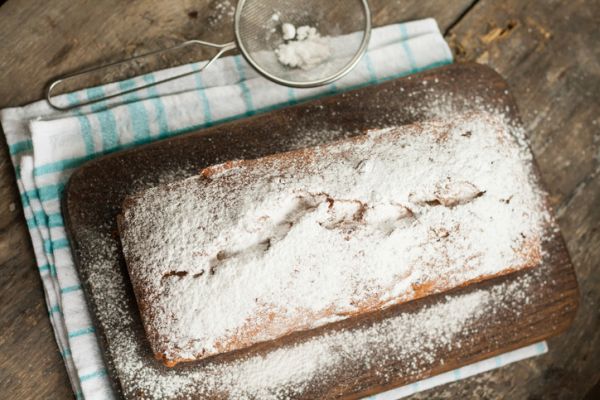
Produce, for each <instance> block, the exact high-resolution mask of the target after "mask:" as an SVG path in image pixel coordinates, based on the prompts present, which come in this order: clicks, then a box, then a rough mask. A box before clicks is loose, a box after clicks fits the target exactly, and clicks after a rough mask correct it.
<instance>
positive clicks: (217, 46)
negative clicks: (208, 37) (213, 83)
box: [46, 40, 236, 111]
mask: <svg viewBox="0 0 600 400" xmlns="http://www.w3.org/2000/svg"><path fill="white" fill-rule="evenodd" d="M193 45H199V46H203V47H210V48H214V49H218V50H219V51H218V52H217V54H215V55H214V56H213V57H212V58H211V59H210V60H208V61H207V62H206V63H205V64H204V65H203V66H202V67H201V68H200V69H199V70H195V71H189V72H185V73H183V74H179V75H174V76H171V77H169V78H165V79H161V80H159V81H156V82H151V83H148V84H146V85H143V86H137V87H133V88H131V89H127V90H123V91H120V92H118V93H114V94H111V95H107V96H103V97H99V98H96V99H92V100H87V101H82V102H80V103H76V104H72V105H69V106H60V105H58V104H55V103H53V102H52V90H53V89H54V88H56V87H57V86H58V85H60V84H61V83H64V82H66V81H68V80H70V79H73V78H77V77H80V76H82V75H86V74H89V73H92V72H97V71H101V70H103V69H107V68H110V67H115V66H117V65H121V64H126V63H129V62H131V61H134V60H139V59H141V58H145V57H149V56H153V55H157V54H161V53H166V52H169V51H173V50H178V49H181V48H184V47H188V46H193ZM235 48H236V44H235V42H229V43H225V44H216V43H210V42H205V41H202V40H188V41H186V42H183V43H180V44H178V45H176V46H172V47H169V48H166V49H160V50H155V51H151V52H148V53H144V54H140V55H138V56H134V57H130V58H127V59H125V60H121V61H115V62H112V63H109V64H104V65H100V66H98V67H92V68H88V69H84V70H82V71H78V72H74V73H71V74H66V75H63V76H60V77H58V78H56V79H55V80H53V81H52V82H51V83H50V85H48V87H47V88H46V101H47V102H48V104H50V106H51V107H52V108H54V109H56V110H59V111H69V110H73V109H75V108H79V107H83V106H87V105H89V104H94V103H98V102H100V101H104V100H109V99H112V98H115V97H119V96H123V95H125V94H128V93H133V92H137V91H138V90H143V89H147V88H149V87H152V86H156V85H160V84H161V83H165V82H170V81H174V80H176V79H179V78H183V77H185V76H189V75H193V74H195V73H197V72H200V71H202V70H204V69H205V68H207V67H208V66H209V65H211V64H212V63H213V62H214V61H215V60H217V58H219V57H221V55H223V53H226V52H228V51H230V50H234V49H235Z"/></svg>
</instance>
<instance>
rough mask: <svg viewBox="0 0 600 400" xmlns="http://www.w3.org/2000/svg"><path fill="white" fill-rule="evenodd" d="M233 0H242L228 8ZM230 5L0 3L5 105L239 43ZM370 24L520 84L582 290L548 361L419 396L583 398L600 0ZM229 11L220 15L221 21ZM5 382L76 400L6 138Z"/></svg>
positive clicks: (376, 10)
mask: <svg viewBox="0 0 600 400" xmlns="http://www.w3.org/2000/svg"><path fill="white" fill-rule="evenodd" d="M232 2H233V0H232ZM226 3H228V1H226V0H212V1H210V0H196V1H193V0H178V1H170V2H162V1H159V0H154V1H137V2H126V1H119V0H104V1H102V2H98V1H93V0H80V1H77V2H73V1H68V0H51V1H46V2H39V1H36V0H9V1H8V2H6V3H5V4H4V5H2V6H1V7H0V38H2V40H0V54H2V57H1V58H0V107H5V106H11V105H21V104H25V103H27V102H30V101H33V100H37V99H39V98H41V96H42V90H43V86H44V84H45V83H46V82H47V81H48V80H49V79H50V78H51V77H53V76H55V75H57V74H60V73H64V72H67V71H71V70H73V69H76V68H78V67H81V66H83V65H90V64H93V63H95V62H102V61H107V60H110V59H115V58H119V57H121V56H124V55H130V54H133V53H135V52H141V51H144V50H151V49H154V48H157V47H160V46H164V45H166V44H171V43H175V42H177V41H179V40H181V39H184V38H196V37H198V38H199V37H201V38H205V39H209V40H225V39H230V38H231V37H232V30H231V17H230V16H229V15H228V13H227V7H225V6H226ZM370 3H371V8H372V10H373V14H374V23H375V24H376V25H382V24H386V23H391V22H397V21H402V20H409V19H414V18H421V17H429V16H431V17H434V18H436V19H437V21H438V23H439V24H440V27H441V29H442V30H443V31H445V32H446V34H447V38H448V40H449V41H450V43H451V45H452V47H453V49H454V51H455V54H456V57H457V59H458V60H477V61H478V62H480V63H484V64H488V65H490V66H492V67H493V68H495V69H496V70H497V71H499V72H500V73H501V74H502V75H503V76H504V77H505V78H506V79H507V80H508V81H509V83H510V84H511V86H512V89H513V92H514V94H515V96H516V98H517V103H518V105H519V107H520V109H521V113H522V115H523V120H524V123H525V125H526V127H527V128H528V130H529V135H530V139H531V143H532V148H533V151H534V153H535V155H536V157H537V160H538V163H539V165H540V169H541V172H542V176H543V178H544V180H545V182H546V186H547V188H548V189H549V191H550V193H551V195H552V202H553V205H554V207H555V208H556V210H557V214H558V217H559V224H560V226H561V229H562V232H563V235H564V237H565V239H566V241H567V247H568V248H569V251H570V253H571V256H572V259H573V263H574V265H575V268H576V271H577V275H578V278H579V282H580V287H581V294H582V299H581V303H580V310H579V314H578V316H577V319H576V321H575V324H574V326H573V327H572V328H571V329H570V330H569V331H568V332H567V333H566V334H563V335H562V336H560V337H558V338H556V339H554V340H552V341H551V342H550V352H549V354H548V355H545V356H542V357H538V358H536V359H534V360H529V361H524V362H520V363H517V364H514V365H512V366H509V367H505V368H502V369H500V370H496V371H493V372H489V373H486V374H483V375H480V376H477V377H474V378H471V379H468V380H465V381H461V382H458V383H454V384H450V385H446V386H444V387H442V388H439V389H434V390H431V391H429V392H426V393H424V394H421V395H416V396H415V397H414V398H423V399H425V398H430V397H433V398H460V397H463V398H472V397H474V396H476V397H481V398H515V399H532V400H533V399H545V398H560V399H563V398H564V399H577V398H583V397H584V396H585V394H586V393H588V392H590V390H591V388H592V387H593V386H594V385H595V384H597V382H598V380H599V379H600V314H599V313H598V310H599V309H600V307H599V301H600V274H598V273H595V272H596V271H595V269H596V268H597V267H598V260H600V207H598V204H600V97H599V95H598V93H600V63H599V60H600V47H599V46H598V45H597V39H598V33H597V26H598V25H599V24H600V2H599V1H598V0H588V1H584V0H574V1H554V0H537V1H528V2H522V1H517V0H506V1H503V2H498V1H494V0H475V1H473V0H457V1H453V2H447V1H443V0H426V1H417V0H394V1H390V0H371V1H370ZM224 9H225V12H224ZM0 268H1V270H0V385H1V386H2V388H3V393H5V394H10V395H11V397H13V398H57V399H60V398H71V397H73V395H72V392H71V390H70V387H69V383H68V379H67V377H66V372H65V370H64V366H63V364H62V360H61V358H60V355H59V354H58V351H57V348H56V345H55V343H54V337H53V334H52V330H51V327H50V324H49V321H48V318H47V316H46V311H45V310H46V308H45V304H44V299H43V295H42V290H41V284H40V281H39V277H38V275H37V270H36V268H35V264H34V259H33V252H32V249H31V244H30V241H29V237H28V235H27V231H26V227H25V221H24V218H23V213H22V211H21V210H20V204H19V197H18V192H17V189H16V184H15V181H14V174H13V170H12V167H11V164H10V162H9V160H8V152H7V149H6V143H5V141H4V138H3V137H2V135H0Z"/></svg>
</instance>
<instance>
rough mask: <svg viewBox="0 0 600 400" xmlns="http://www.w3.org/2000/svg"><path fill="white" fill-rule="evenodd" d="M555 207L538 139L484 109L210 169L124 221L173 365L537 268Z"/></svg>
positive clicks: (125, 243) (148, 319) (131, 209)
mask: <svg viewBox="0 0 600 400" xmlns="http://www.w3.org/2000/svg"><path fill="white" fill-rule="evenodd" d="M546 210H547V206H546V204H545V197H544V194H543V193H542V192H540V189H539V187H538V184H537V182H536V181H535V177H534V174H533V172H532V165H531V156H530V154H529V152H528V150H527V149H526V147H525V146H524V145H523V144H522V143H520V142H519V139H518V138H516V137H514V136H513V135H512V134H511V127H510V126H509V125H507V124H506V123H505V122H504V120H503V119H502V117H500V116H497V115H493V114H488V113H485V112H478V113H472V114H465V115H456V116H455V118H453V119H452V120H451V121H447V120H440V121H430V122H422V123H418V124H413V125H407V126H401V127H393V128H386V129H381V130H375V131H370V132H368V133H366V134H364V135H361V136H357V137H353V138H351V139H348V140H344V141H339V142H334V143H331V144H328V145H323V146H318V147H312V148H307V149H303V150H298V151H292V152H288V153H281V154H277V155H272V156H268V157H264V158H260V159H254V160H241V161H230V162H226V163H224V164H220V165H215V166H211V167H208V168H206V169H204V170H202V171H201V173H200V174H199V175H198V176H195V177H191V178H188V179H185V180H182V181H179V182H174V183H169V184H166V185H162V186H158V187H155V188H152V189H149V190H147V191H144V192H142V193H138V194H136V195H133V196H130V197H128V198H126V200H125V201H124V203H123V209H122V213H121V215H119V217H118V224H119V232H120V237H121V242H122V247H123V253H124V256H125V260H126V263H127V268H128V271H129V275H130V278H131V282H132V285H133V289H134V292H135V295H136V298H137V302H138V306H139V310H140V314H141V317H142V321H143V324H144V328H145V330H146V334H147V338H148V341H149V343H150V346H151V347H152V351H153V353H154V354H155V355H156V357H157V358H158V359H161V360H162V361H163V362H164V363H165V364H166V365H168V366H173V365H175V364H176V363H179V362H183V361H192V360H199V359H203V358H206V357H209V356H213V355H217V354H220V353H224V352H230V351H234V350H239V349H243V348H246V347H249V346H251V345H254V344H257V343H260V342H265V341H271V340H274V339H277V338H279V337H282V336H285V335H288V334H290V333H293V332H298V331H306V330H310V329H314V328H318V327H321V326H324V325H326V324H329V323H331V322H334V321H339V320H342V319H346V318H351V317H354V316H358V315H362V314H365V313H370V312H374V311H378V310H382V309H384V308H387V307H390V306H393V305H397V304H400V303H403V302H407V301H410V300H413V299H417V298H421V297H423V296H427V295H430V294H433V293H438V292H443V291H447V290H450V289H452V288H456V287H461V286H465V285H468V284H471V283H474V282H478V281H482V280H484V279H489V278H491V277H495V276H500V275H504V274H507V273H510V272H512V271H516V270H521V269H525V268H532V267H535V266H536V265H539V263H540V262H541V257H542V255H541V242H542V239H543V237H542V236H543V232H544V229H545V228H546V227H547V226H548V224H549V218H550V217H549V215H548V213H547V211H546Z"/></svg>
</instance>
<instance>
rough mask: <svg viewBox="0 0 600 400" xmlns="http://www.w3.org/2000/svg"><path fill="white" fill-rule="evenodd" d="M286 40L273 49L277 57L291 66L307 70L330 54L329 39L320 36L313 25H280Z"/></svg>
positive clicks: (282, 62) (284, 63)
mask: <svg viewBox="0 0 600 400" xmlns="http://www.w3.org/2000/svg"><path fill="white" fill-rule="evenodd" d="M281 30H282V37H283V39H284V40H285V41H286V42H285V43H282V44H280V45H279V46H278V47H277V49H276V50H275V54H276V55H277V59H278V60H279V62H280V63H281V64H283V65H286V66H288V67H291V68H302V69H304V70H309V69H312V68H314V67H316V66H317V65H319V64H321V63H322V62H324V61H325V60H327V59H328V58H329V57H330V55H331V50H330V48H329V39H328V38H327V37H321V35H320V34H319V32H318V31H317V29H316V28H315V27H312V26H300V27H298V28H297V29H296V27H295V26H294V25H292V24H290V23H284V24H282V25H281Z"/></svg>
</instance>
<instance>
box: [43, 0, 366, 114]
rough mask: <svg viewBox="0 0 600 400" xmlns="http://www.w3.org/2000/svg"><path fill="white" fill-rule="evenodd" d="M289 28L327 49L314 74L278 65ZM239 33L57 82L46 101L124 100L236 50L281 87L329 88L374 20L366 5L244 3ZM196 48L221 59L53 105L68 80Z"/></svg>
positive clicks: (311, 0) (291, 0)
mask: <svg viewBox="0 0 600 400" xmlns="http://www.w3.org/2000/svg"><path fill="white" fill-rule="evenodd" d="M284 23H289V24H292V25H294V26H295V27H303V26H305V27H313V28H315V29H316V31H317V32H318V35H319V36H320V39H319V40H320V41H321V42H322V43H325V44H326V46H327V48H328V56H327V58H326V59H324V60H323V61H322V62H320V63H318V64H317V65H314V66H311V67H310V68H299V67H290V66H288V65H285V64H283V63H281V62H280V61H279V60H278V49H279V46H281V45H285V44H286V43H289V41H285V40H284V39H283V35H282V24H284ZM234 31H235V42H230V43H225V44H216V43H210V42H205V41H202V40H189V41H186V42H183V43H181V44H179V45H176V46H173V47H170V48H166V49H161V50H157V51H153V52H149V53H145V54H142V55H139V56H135V57H131V58H128V59H125V60H122V61H117V62H114V63H110V64H106V65H102V66H99V67H93V68H89V69H86V70H82V71H79V72H76V73H73V74H68V75H64V76H62V77H58V78H56V79H55V80H54V81H52V82H51V83H50V85H49V86H48V88H47V90H46V100H47V101H48V103H49V104H50V106H52V107H53V108H55V109H57V110H63V111H66V110H71V109H74V108H77V107H81V106H84V105H88V104H93V103H97V102H99V101H103V100H108V99H111V98H115V97H118V96H123V95H125V94H128V93H132V92H136V91H138V90H142V89H146V88H149V87H152V86H156V85H158V84H161V83H165V82H170V81H173V80H175V79H179V78H182V77H184V76H188V75H192V74H195V73H199V72H200V71H202V70H203V69H205V68H207V67H208V66H210V65H211V64H212V63H213V62H214V61H215V60H216V59H218V58H219V57H220V56H221V55H222V54H224V53H225V52H228V51H230V50H234V49H236V48H238V49H239V50H240V51H241V53H242V55H243V56H244V58H245V59H246V60H247V61H248V62H249V63H250V65H251V66H252V67H253V68H254V69H256V71H258V72H259V73H260V74H262V75H263V76H265V77H266V78H268V79H270V80H272V81H274V82H276V83H279V84H282V85H285V86H291V87H299V88H308V87H316V86H321V85H326V84H328V83H331V82H333V81H335V80H337V79H339V78H341V77H342V76H344V75H345V74H347V73H348V72H349V71H350V70H351V69H352V68H353V67H354V66H355V65H356V64H357V63H358V61H359V60H360V58H361V57H362V55H363V54H364V52H365V51H366V49H367V45H368V42H369V37H370V34H371V14H370V11H369V6H368V3H367V0H239V1H238V4H237V8H236V12H235V19H234ZM191 46H202V47H209V48H213V49H215V50H217V53H216V54H215V55H214V56H213V57H212V58H211V59H209V60H208V61H207V62H206V63H205V64H204V65H202V67H201V68H200V69H198V70H196V71H189V72H186V73H182V74H178V75H175V76H171V77H169V78H166V79H162V80H158V81H155V82H152V83H148V84H145V85H142V86H136V87H132V88H129V89H127V90H122V91H119V92H117V93H114V94H110V95H107V96H104V97H99V98H94V99H91V100H87V101H83V102H79V103H76V104H72V105H59V104H56V103H54V102H53V98H52V92H53V90H54V89H56V88H57V87H58V86H60V85H61V84H62V83H65V82H67V81H68V80H71V79H75V78H79V77H81V76H83V75H86V74H91V73H95V72H98V71H100V70H104V69H107V68H110V67H115V66H119V65H121V64H126V63H129V62H132V61H136V60H139V59H142V58H146V57H149V56H153V55H157V54H162V53H166V52H170V51H173V50H176V49H181V48H184V47H191Z"/></svg>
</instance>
